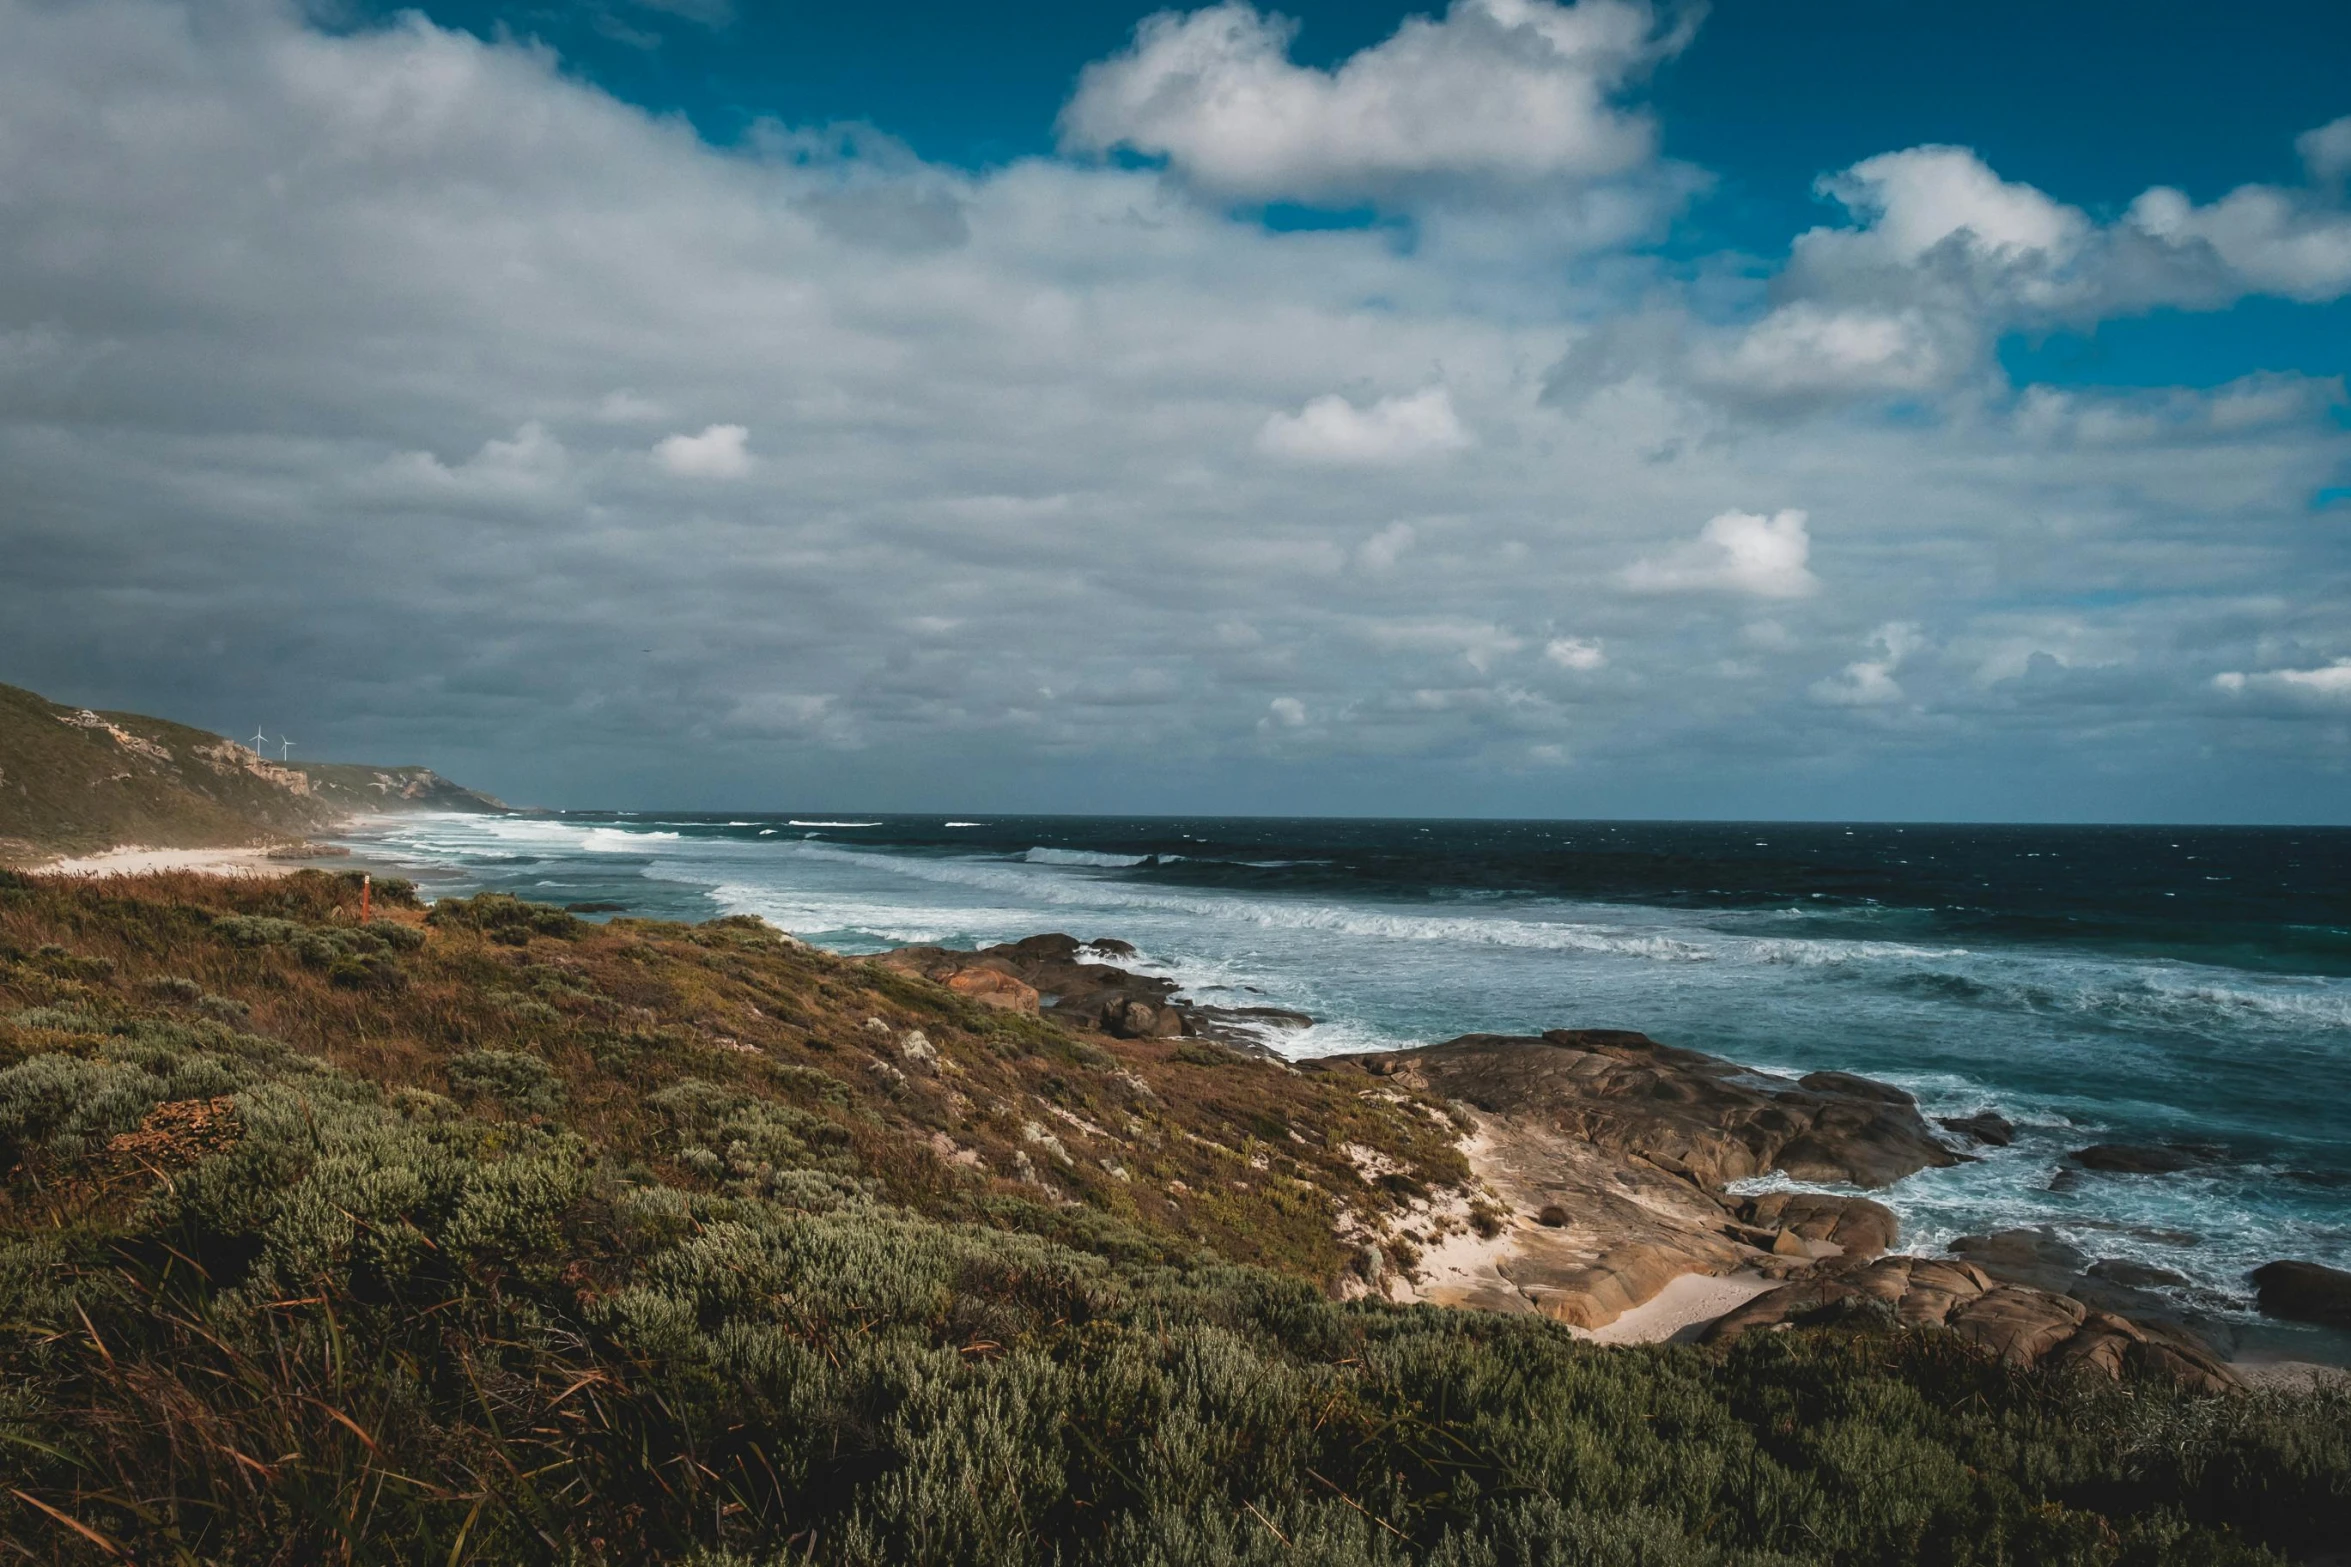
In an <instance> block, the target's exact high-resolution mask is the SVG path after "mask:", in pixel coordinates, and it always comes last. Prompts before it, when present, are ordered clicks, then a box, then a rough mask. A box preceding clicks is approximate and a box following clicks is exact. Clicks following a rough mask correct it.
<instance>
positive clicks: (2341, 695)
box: [2212, 658, 2351, 703]
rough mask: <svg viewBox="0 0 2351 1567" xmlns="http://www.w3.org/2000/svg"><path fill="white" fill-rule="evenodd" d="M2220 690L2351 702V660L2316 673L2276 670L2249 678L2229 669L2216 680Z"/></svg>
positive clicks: (2344, 659) (2214, 682) (2242, 672)
mask: <svg viewBox="0 0 2351 1567" xmlns="http://www.w3.org/2000/svg"><path fill="white" fill-rule="evenodd" d="M2212 683H2213V685H2214V686H2215V687H2217V688H2218V689H2220V690H2222V691H2225V692H2227V693H2228V694H2229V695H2231V696H2245V695H2257V696H2259V695H2267V696H2285V697H2299V698H2303V699H2306V700H2310V701H2317V702H2336V703H2342V702H2351V658H2339V659H2337V660H2335V662H2333V663H2331V664H2323V665H2321V666H2319V667H2318V668H2316V669H2272V670H2267V671H2262V672H2259V673H2253V674H2248V673H2246V672H2245V671H2243V670H2239V669H2229V670H2223V671H2222V672H2221V673H2219V674H2217V675H2214V676H2213V677H2212Z"/></svg>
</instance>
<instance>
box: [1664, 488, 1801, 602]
mask: <svg viewBox="0 0 2351 1567" xmlns="http://www.w3.org/2000/svg"><path fill="white" fill-rule="evenodd" d="M1804 524H1805V514H1804V513H1803V512H1801V511H1794V510H1789V511H1778V512H1774V513H1772V514H1771V515H1770V516H1768V517H1766V516H1764V515H1762V514H1761V513H1759V512H1748V511H1726V512H1724V513H1722V514H1721V515H1719V516H1717V517H1715V518H1713V519H1712V520H1711V521H1709V522H1708V523H1707V524H1706V526H1705V527H1703V528H1701V529H1699V530H1698V537H1697V538H1695V539H1692V540H1690V541H1688V542H1686V543H1682V544H1678V545H1676V546H1674V547H1673V548H1672V549H1671V550H1668V551H1667V552H1666V553H1664V554H1663V555H1657V556H1651V557H1649V558H1647V559H1644V560H1638V561H1635V562H1634V563H1633V564H1632V565H1630V566H1628V567H1626V568H1625V570H1624V572H1623V574H1622V580H1623V582H1624V585H1625V586H1626V587H1627V588H1629V589H1631V590H1632V591H1633V592H1635V593H1740V594H1747V595H1750V596H1752V597H1755V598H1767V599H1793V598H1804V597H1806V596H1808V595H1810V594H1813V593H1816V592H1818V591H1819V590H1820V580H1819V579H1818V578H1817V577H1815V576H1813V574H1812V572H1811V570H1810V569H1809V567H1807V565H1806V564H1805V563H1806V562H1807V561H1808V560H1809V559H1811V556H1812V537H1811V535H1810V534H1808V533H1807V532H1806V531H1805V528H1804Z"/></svg>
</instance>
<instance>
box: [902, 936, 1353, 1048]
mask: <svg viewBox="0 0 2351 1567" xmlns="http://www.w3.org/2000/svg"><path fill="white" fill-rule="evenodd" d="M1134 952H1135V949H1134V947H1133V946H1132V945H1130V944H1129V943H1127V942H1124V941H1120V940H1118V939H1117V938H1115V937H1108V936H1103V937H1096V938H1095V939H1094V940H1092V941H1079V940H1078V939H1077V938H1076V937H1074V936H1066V935H1060V934H1051V935H1044V936H1030V937H1028V938H1027V939H1026V940H1023V941H1012V942H1005V943H1003V944H1001V945H999V946H993V947H982V948H980V949H979V950H978V951H977V952H957V951H953V950H950V949H948V948H945V947H900V948H898V949H897V950H896V951H894V952H885V953H883V954H882V955H881V957H880V958H878V959H876V961H877V962H880V963H882V964H885V965H887V966H888V967H891V968H895V969H898V970H900V971H902V972H905V973H909V974H920V975H921V976H922V977H923V978H925V979H929V980H935V981H937V982H938V983H940V984H943V985H945V986H946V987H947V988H948V989H950V990H953V991H956V992H958V993H959V994H962V995H965V996H969V997H970V998H971V999H972V1000H974V1001H978V1002H980V1003H982V1004H983V1005H987V1006H994V1007H1004V1008H1008V1009H1011V1010H1017V1011H1023V1012H1041V1013H1043V1014H1044V1015H1045V1016H1048V1017H1052V1018H1056V1019H1058V1020H1060V1021H1062V1022H1064V1023H1068V1024H1071V1025H1073V1026H1075V1027H1078V1028H1086V1029H1094V1030H1098V1031H1099V1032H1101V1033H1105V1034H1108V1035H1110V1036H1111V1037H1113V1038H1115V1039H1175V1038H1184V1037H1190V1038H1200V1039H1213V1040H1217V1041H1219V1042H1220V1043H1223V1044H1227V1045H1231V1046H1233V1047H1234V1048H1236V1049H1240V1050H1243V1051H1245V1052H1249V1053H1252V1054H1270V1053H1271V1052H1267V1051H1265V1050H1264V1048H1263V1044H1262V1038H1263V1035H1264V1034H1265V1033H1266V1032H1267V1031H1268V1030H1274V1029H1291V1028H1304V1027H1307V1026H1308V1025H1310V1024H1312V1023H1313V1021H1314V1019H1312V1018H1310V1017H1308V1016H1306V1015H1305V1014H1304V1013H1300V1012H1289V1011H1284V1010H1282V1009H1280V1008H1275V1007H1215V1006H1202V1005H1199V1004H1197V1003H1195V1002H1192V1001H1189V1000H1186V999H1183V998H1181V997H1179V996H1178V995H1177V993H1176V990H1177V987H1176V982H1175V981H1174V980H1172V979H1162V978H1160V977H1158V976H1156V975H1151V974H1136V973H1133V972H1130V971H1129V970H1126V969H1123V968H1120V967H1118V966H1117V965H1115V964H1112V963H1107V962H1104V961H1102V960H1103V959H1105V958H1111V957H1132V956H1134Z"/></svg>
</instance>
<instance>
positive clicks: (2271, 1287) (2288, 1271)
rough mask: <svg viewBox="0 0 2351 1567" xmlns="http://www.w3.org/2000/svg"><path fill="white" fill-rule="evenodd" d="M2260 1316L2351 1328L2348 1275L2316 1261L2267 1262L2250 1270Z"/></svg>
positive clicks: (2350, 1298)
mask: <svg viewBox="0 0 2351 1567" xmlns="http://www.w3.org/2000/svg"><path fill="white" fill-rule="evenodd" d="M2253 1287H2254V1289H2255V1290H2257V1291H2259V1299H2260V1302H2261V1310H2262V1314H2263V1315H2264V1316H2271V1317H2283V1318H2285V1319H2287V1320H2288V1321H2292V1322H2316V1323H2319V1324H2322V1325H2324V1326H2329V1327H2342V1328H2351V1273H2345V1272H2344V1271H2343V1270H2342V1269H2340V1268H2329V1267H2326V1266H2324V1265H2323V1264H2320V1263H2316V1262H2267V1263H2263V1264H2262V1265H2261V1266H2260V1267H2258V1268H2255V1269H2254V1270H2253Z"/></svg>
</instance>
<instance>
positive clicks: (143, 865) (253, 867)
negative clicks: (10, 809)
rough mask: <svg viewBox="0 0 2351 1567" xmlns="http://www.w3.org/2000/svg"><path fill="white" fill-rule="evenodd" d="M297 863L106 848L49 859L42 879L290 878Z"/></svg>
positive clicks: (261, 856) (247, 855)
mask: <svg viewBox="0 0 2351 1567" xmlns="http://www.w3.org/2000/svg"><path fill="white" fill-rule="evenodd" d="M301 868H302V862H301V861H299V860H273V859H271V858H270V857H269V851H268V850H267V849H252V848H247V849H109V850H107V851H106V852H105V853H103V854H88V855H82V856H79V857H78V858H74V859H66V860H51V861H50V862H49V863H48V864H46V865H40V866H35V867H34V869H35V870H37V871H38V872H40V873H41V874H42V875H44V876H146V875H150V874H152V873H154V872H156V871H202V872H204V873H206V874H208V875H213V876H290V875H292V874H293V873H294V872H295V871H298V870H300V869H301Z"/></svg>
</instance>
